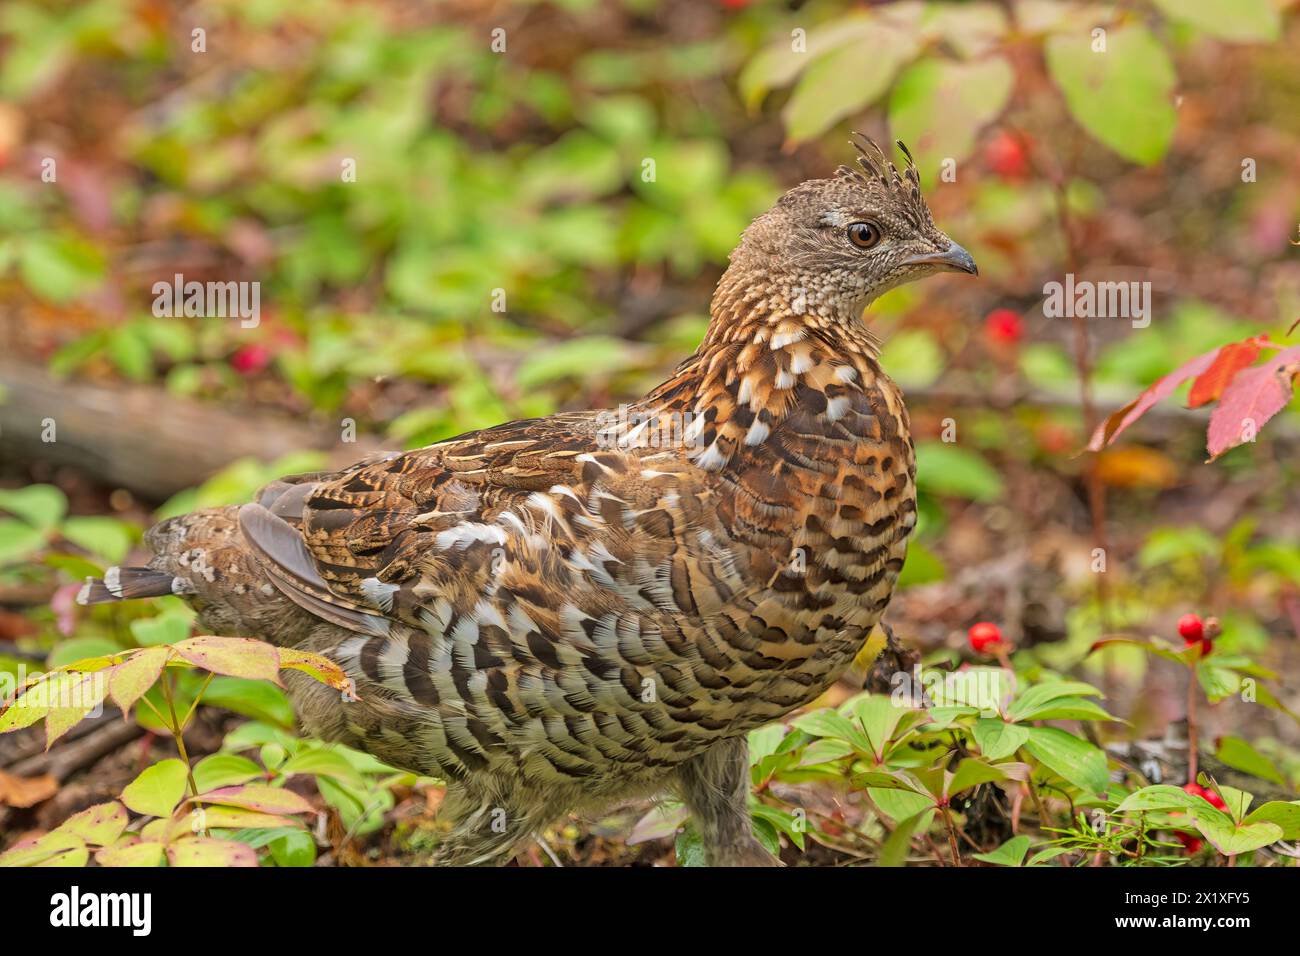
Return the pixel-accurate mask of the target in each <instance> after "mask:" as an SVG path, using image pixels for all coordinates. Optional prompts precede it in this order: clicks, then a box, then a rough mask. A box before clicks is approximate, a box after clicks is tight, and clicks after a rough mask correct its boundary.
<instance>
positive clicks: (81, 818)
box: [57, 800, 130, 846]
mask: <svg viewBox="0 0 1300 956" xmlns="http://www.w3.org/2000/svg"><path fill="white" fill-rule="evenodd" d="M129 819H130V818H129V817H128V816H127V813H126V808H125V807H123V806H122V804H120V803H118V802H117V801H116V800H114V801H112V802H110V803H99V804H96V805H95V806H93V807H87V808H86V809H85V810H82V811H81V812H80V813H74V814H73V815H72V816H70V817H68V819H66V820H64V821H63V822H62V823H61V824H59V826H58V828H57V832H59V833H67V834H71V835H72V836H75V837H77V838H78V839H79V840H81V841H82V842H84V843H90V844H93V845H94V846H109V845H111V844H112V843H113V842H114V841H115V840H116V839H117V838H118V837H120V836H121V835H122V831H123V830H125V829H126V825H127V823H128V822H129Z"/></svg>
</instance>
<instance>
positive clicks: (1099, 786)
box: [1025, 727, 1110, 794]
mask: <svg viewBox="0 0 1300 956" xmlns="http://www.w3.org/2000/svg"><path fill="white" fill-rule="evenodd" d="M1025 749H1026V750H1028V751H1029V752H1030V753H1031V754H1033V755H1034V757H1036V758H1037V759H1038V760H1039V761H1041V762H1042V764H1043V765H1044V766H1045V767H1047V768H1048V769H1049V770H1051V771H1053V772H1054V773H1056V774H1057V775H1058V776H1060V777H1062V778H1063V779H1065V780H1067V781H1069V782H1070V783H1072V784H1074V785H1075V786H1076V787H1078V788H1079V789H1080V790H1082V791H1084V793H1088V794H1102V793H1105V792H1106V785H1107V784H1108V783H1109V781H1110V777H1109V774H1108V773H1107V771H1106V755H1105V754H1104V753H1102V752H1101V750H1099V749H1098V748H1097V747H1094V746H1093V745H1092V744H1090V743H1088V742H1087V741H1086V740H1081V739H1079V738H1078V737H1076V736H1074V734H1069V733H1066V732H1065V731H1064V730H1060V729H1059V728H1056V727H1030V728H1029V739H1028V740H1027V741H1025Z"/></svg>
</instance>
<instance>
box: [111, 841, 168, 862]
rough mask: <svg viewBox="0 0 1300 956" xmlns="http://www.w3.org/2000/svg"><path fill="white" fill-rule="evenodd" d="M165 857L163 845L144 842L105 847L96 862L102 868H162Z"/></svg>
mask: <svg viewBox="0 0 1300 956" xmlns="http://www.w3.org/2000/svg"><path fill="white" fill-rule="evenodd" d="M165 857H166V853H165V850H164V847H163V845H162V844H161V843H155V842H154V841H152V840H142V841H140V842H138V843H120V844H118V845H116V846H108V847H104V849H102V850H100V851H99V852H98V853H96V854H95V862H97V863H98V864H99V865H100V866H162V865H163V861H164V859H165Z"/></svg>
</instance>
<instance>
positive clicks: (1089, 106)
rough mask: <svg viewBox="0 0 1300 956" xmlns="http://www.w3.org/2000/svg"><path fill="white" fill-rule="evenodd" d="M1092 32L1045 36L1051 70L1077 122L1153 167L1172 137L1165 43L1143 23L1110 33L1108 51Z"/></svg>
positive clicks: (1171, 72)
mask: <svg viewBox="0 0 1300 956" xmlns="http://www.w3.org/2000/svg"><path fill="white" fill-rule="evenodd" d="M1092 43H1093V40H1092V37H1091V36H1090V34H1088V33H1071V34H1058V35H1054V36H1051V37H1048V39H1047V47H1046V52H1047V69H1048V72H1049V73H1050V74H1051V76H1052V79H1053V80H1054V81H1055V82H1056V85H1057V86H1059V87H1060V88H1061V91H1062V92H1063V93H1064V94H1065V102H1066V105H1067V106H1068V107H1069V109H1070V113H1071V115H1073V116H1074V118H1075V119H1076V120H1077V121H1078V122H1079V124H1080V125H1081V126H1082V127H1083V128H1084V129H1086V130H1087V131H1088V132H1089V133H1091V134H1092V135H1093V136H1094V137H1096V138H1097V139H1098V140H1099V141H1100V142H1102V143H1104V144H1105V145H1106V146H1109V147H1110V148H1111V149H1113V150H1114V151H1115V152H1117V153H1119V155H1121V156H1123V157H1124V158H1125V159H1130V160H1132V161H1133V162H1136V163H1141V164H1142V165H1144V166H1150V165H1152V164H1153V163H1156V162H1159V161H1160V159H1161V158H1162V157H1163V156H1164V155H1165V152H1166V151H1167V150H1168V149H1169V144H1170V142H1172V140H1173V136H1174V126H1175V125H1176V124H1177V115H1176V114H1175V112H1174V106H1173V102H1172V99H1173V93H1174V85H1175V82H1176V76H1175V74H1174V68H1173V65H1172V64H1171V63H1170V61H1169V56H1168V54H1166V53H1165V50H1164V47H1162V46H1161V45H1160V44H1159V42H1157V41H1156V39H1155V37H1153V36H1152V35H1151V32H1150V31H1149V30H1147V28H1146V27H1145V26H1142V25H1141V24H1140V23H1130V24H1128V25H1126V26H1122V27H1117V28H1114V29H1112V30H1110V31H1109V33H1108V35H1107V38H1106V50H1105V52H1093V49H1092Z"/></svg>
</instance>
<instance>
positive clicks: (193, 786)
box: [162, 674, 199, 806]
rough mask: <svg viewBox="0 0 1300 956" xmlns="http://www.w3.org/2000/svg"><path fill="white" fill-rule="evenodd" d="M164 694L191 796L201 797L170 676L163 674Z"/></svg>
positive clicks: (170, 728) (177, 750)
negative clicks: (187, 751)
mask: <svg viewBox="0 0 1300 956" xmlns="http://www.w3.org/2000/svg"><path fill="white" fill-rule="evenodd" d="M162 694H163V699H164V700H165V701H167V712H168V714H170V715H171V719H172V721H171V725H170V726H169V727H168V728H167V729H168V730H170V731H171V732H172V737H173V738H174V739H175V740H176V752H177V753H179V754H180V755H181V760H183V761H185V779H186V780H187V781H188V782H189V788H190V796H191V797H197V796H198V795H199V785H198V784H197V783H195V782H194V768H193V767H191V766H190V755H189V754H188V753H186V752H185V737H184V735H183V734H182V733H181V729H182V728H181V722H180V721H179V720H177V719H176V702H175V700H174V699H173V697H172V680H171V675H170V674H163V679H162ZM196 806H197V804H196Z"/></svg>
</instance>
